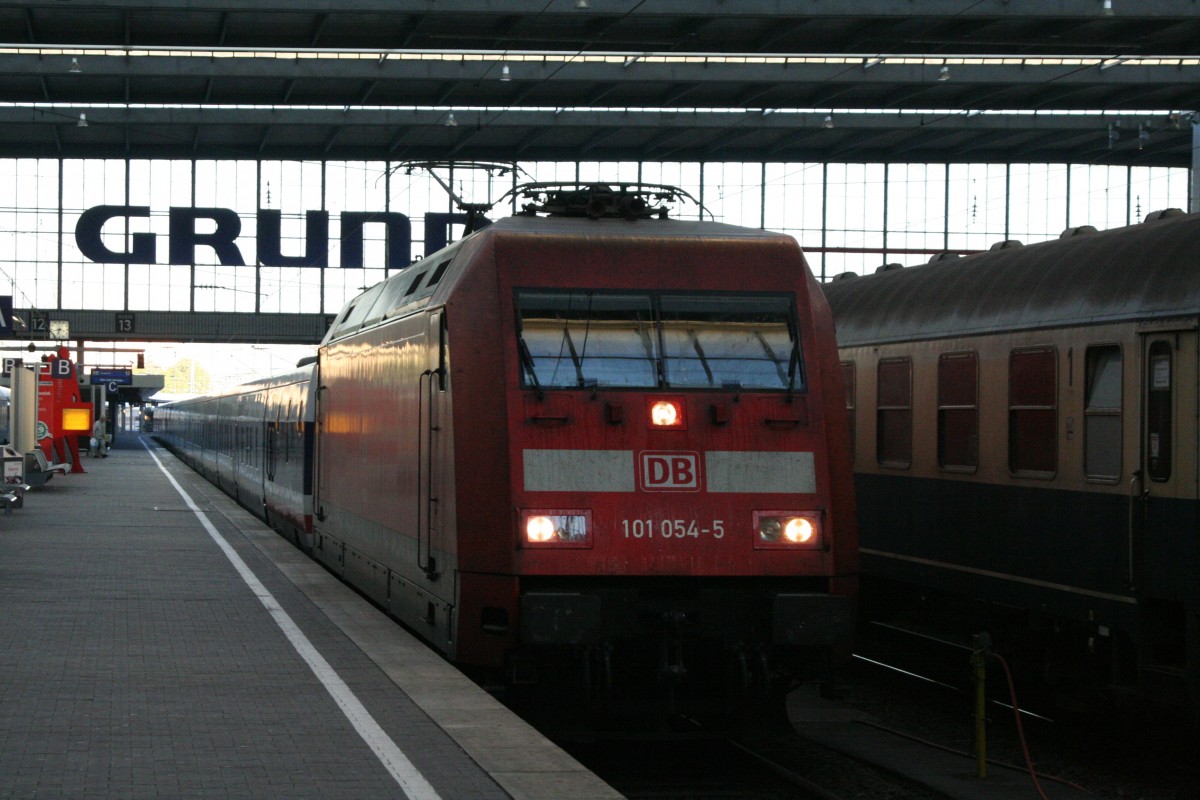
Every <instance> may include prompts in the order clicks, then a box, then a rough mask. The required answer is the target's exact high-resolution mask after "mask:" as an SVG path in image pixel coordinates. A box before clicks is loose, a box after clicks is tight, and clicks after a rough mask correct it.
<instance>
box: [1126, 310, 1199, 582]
mask: <svg viewBox="0 0 1200 800" xmlns="http://www.w3.org/2000/svg"><path fill="white" fill-rule="evenodd" d="M1141 338H1142V352H1141V361H1142V364H1141V408H1142V412H1141V448H1140V449H1141V453H1140V462H1141V463H1140V468H1139V471H1138V473H1137V474H1136V475H1135V476H1134V489H1135V493H1134V497H1135V498H1137V499H1136V501H1135V504H1134V508H1133V509H1131V511H1133V514H1132V515H1131V516H1132V517H1133V519H1132V520H1131V528H1132V529H1133V532H1134V533H1135V536H1136V542H1137V547H1136V551H1135V553H1134V555H1135V557H1136V558H1135V560H1134V563H1135V564H1138V563H1140V570H1137V571H1135V585H1136V587H1137V589H1138V590H1139V591H1140V592H1141V593H1143V594H1144V595H1146V596H1151V597H1154V598H1158V599H1163V600H1172V601H1185V600H1186V599H1187V598H1189V597H1190V598H1191V600H1190V602H1191V603H1195V602H1196V599H1197V597H1196V595H1197V592H1198V589H1197V586H1198V585H1200V568H1198V566H1197V564H1198V561H1200V520H1198V519H1197V513H1196V498H1197V452H1196V450H1197V448H1196V437H1197V430H1196V413H1197V389H1196V387H1197V347H1196V326H1195V321H1192V323H1191V324H1190V325H1181V326H1178V327H1177V328H1175V329H1165V330H1155V331H1142V334H1141ZM1137 572H1140V575H1139V574H1137Z"/></svg>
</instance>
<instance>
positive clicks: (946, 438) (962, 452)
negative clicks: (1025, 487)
mask: <svg viewBox="0 0 1200 800" xmlns="http://www.w3.org/2000/svg"><path fill="white" fill-rule="evenodd" d="M978 376H979V357H978V355H976V354H975V353H948V354H945V355H942V356H940V357H939V358H938V413H937V456H938V466H939V467H941V468H942V469H945V470H948V471H974V470H975V468H976V467H978V466H979V377H978Z"/></svg>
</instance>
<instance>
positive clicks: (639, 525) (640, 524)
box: [621, 519, 725, 539]
mask: <svg viewBox="0 0 1200 800" xmlns="http://www.w3.org/2000/svg"><path fill="white" fill-rule="evenodd" d="M621 529H622V530H623V531H624V533H625V538H626V539H653V538H655V537H658V538H660V539H687V538H688V537H691V538H693V539H698V538H700V537H701V536H712V537H713V538H714V539H720V538H722V537H724V536H725V520H722V519H714V520H711V521H709V522H697V521H696V520H694V519H664V520H661V521H659V522H655V521H654V520H652V519H623V520H621Z"/></svg>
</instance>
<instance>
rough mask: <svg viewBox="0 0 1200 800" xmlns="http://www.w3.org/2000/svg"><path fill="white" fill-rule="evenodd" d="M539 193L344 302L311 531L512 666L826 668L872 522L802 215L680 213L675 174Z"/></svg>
mask: <svg viewBox="0 0 1200 800" xmlns="http://www.w3.org/2000/svg"><path fill="white" fill-rule="evenodd" d="M643 188H644V187H643ZM525 192H526V195H525V196H526V197H528V198H530V199H531V201H532V202H530V203H529V204H528V205H526V206H525V207H524V208H523V209H522V211H521V212H520V213H518V214H516V215H514V216H512V217H510V218H507V219H503V220H500V221H498V222H496V223H494V224H491V225H490V226H488V227H486V228H483V229H482V230H480V231H478V232H476V233H474V234H472V235H470V236H468V237H466V238H465V239H463V240H462V241H460V242H458V243H456V244H454V245H452V246H450V247H448V248H446V249H444V250H442V251H441V252H438V253H436V254H434V255H432V256H430V257H428V258H426V259H424V260H422V261H419V262H417V263H416V264H414V265H412V266H411V267H409V268H407V269H405V270H404V271H403V272H401V273H399V274H397V275H395V276H393V277H392V278H389V279H388V280H386V281H384V282H382V283H380V284H378V285H376V286H374V287H372V288H371V289H369V290H367V291H366V292H364V293H363V294H362V295H360V296H359V297H357V298H355V299H354V300H353V301H351V302H350V303H349V304H348V305H347V306H346V308H345V309H344V310H343V311H342V313H341V314H339V315H338V317H337V318H336V319H335V321H334V322H333V324H332V326H331V328H330V331H329V333H328V335H327V337H326V339H325V341H324V342H323V343H322V346H321V348H320V354H319V362H318V368H317V375H318V380H319V389H318V391H317V393H316V405H317V410H318V413H317V427H316V437H315V438H316V448H315V450H316V453H315V455H316V464H315V469H316V479H315V482H314V486H315V489H314V496H313V508H314V522H313V553H314V555H315V557H316V558H318V559H319V560H320V561H321V562H322V563H324V564H325V565H327V566H328V567H329V568H330V569H331V570H333V571H334V572H335V573H337V574H339V575H341V576H343V577H344V578H345V580H347V581H348V582H350V583H351V584H353V585H354V586H356V587H357V588H359V589H360V590H361V591H362V592H364V593H365V594H366V595H367V596H369V597H370V598H371V599H373V600H374V601H375V602H377V603H378V604H379V605H380V606H382V607H383V608H385V609H387V610H388V612H389V613H391V614H392V615H394V616H395V617H396V618H398V619H399V620H401V621H403V622H404V623H405V624H406V625H408V626H409V627H411V628H412V629H413V630H414V631H416V632H417V633H418V634H419V635H421V636H422V637H424V638H425V639H426V640H428V641H429V642H430V643H431V644H432V645H433V646H434V647H435V648H437V649H438V650H440V651H441V652H443V653H445V654H446V656H447V657H448V658H449V659H451V660H452V661H454V662H456V663H458V664H460V665H462V666H463V667H465V668H469V669H482V670H485V671H487V672H489V673H491V674H492V676H494V677H497V678H499V677H501V676H502V677H503V679H504V682H505V683H506V684H508V685H514V684H516V685H519V684H526V683H536V684H539V685H545V684H547V683H553V684H557V685H559V686H572V687H577V688H579V689H580V690H581V691H582V692H583V693H584V694H585V695H586V696H587V697H588V698H590V699H591V700H592V701H595V702H596V703H597V704H598V705H607V706H610V707H611V706H613V705H615V704H618V703H620V701H622V700H624V699H635V698H636V699H638V700H639V702H640V701H644V700H645V699H646V697H647V696H656V697H659V698H670V704H671V707H672V708H674V709H676V710H683V709H685V708H688V709H695V708H698V707H700V706H707V705H708V704H710V703H711V702H712V701H714V700H716V701H720V703H721V704H725V705H727V704H729V703H730V702H732V703H734V704H735V705H736V704H739V703H741V702H742V701H744V700H746V699H748V698H761V697H772V696H774V697H778V693H777V692H776V691H774V690H777V689H779V688H781V687H786V686H788V685H791V681H793V680H795V679H800V678H813V677H818V676H820V675H822V674H824V670H825V669H826V668H827V667H828V664H829V663H830V656H831V655H832V654H834V653H838V652H840V653H843V654H844V653H846V652H848V649H847V648H848V645H849V642H850V639H851V636H852V629H853V621H854V601H855V598H856V589H857V542H856V532H855V520H854V505H853V494H852V492H853V488H852V484H853V481H852V473H851V466H850V460H849V432H848V423H847V418H846V412H845V404H844V402H843V392H842V383H841V373H840V368H839V365H838V356H837V351H836V346H835V341H834V332H833V325H832V321H831V318H830V314H829V310H828V307H827V305H826V303H825V300H824V297H823V295H822V293H821V291H820V289H819V288H818V286H817V284H816V282H815V281H814V279H813V277H812V275H811V273H810V272H809V270H808V268H807V266H806V264H805V261H804V257H803V255H802V253H801V251H800V249H799V247H798V246H797V244H796V242H795V241H794V240H793V239H792V238H791V237H788V236H784V235H780V234H774V233H767V232H763V231H760V230H751V229H745V228H738V227H733V226H729V225H721V224H716V223H704V222H685V221H679V220H674V219H668V218H667V216H666V207H665V205H663V203H665V202H669V201H670V200H673V199H677V198H678V196H679V194H680V193H679V192H678V190H670V189H668V188H666V187H656V188H655V189H654V190H653V191H651V192H649V193H648V192H646V191H641V190H639V189H638V188H637V187H633V186H628V185H616V186H575V185H571V186H566V187H551V186H547V185H536V184H535V185H533V186H532V187H527V188H526V189H525ZM655 204H659V205H657V206H655ZM652 206H655V207H652Z"/></svg>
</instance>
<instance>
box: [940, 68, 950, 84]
mask: <svg viewBox="0 0 1200 800" xmlns="http://www.w3.org/2000/svg"><path fill="white" fill-rule="evenodd" d="M938 80H939V81H948V80H950V66H949V65H948V64H942V68H941V69H940V70H938Z"/></svg>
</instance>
